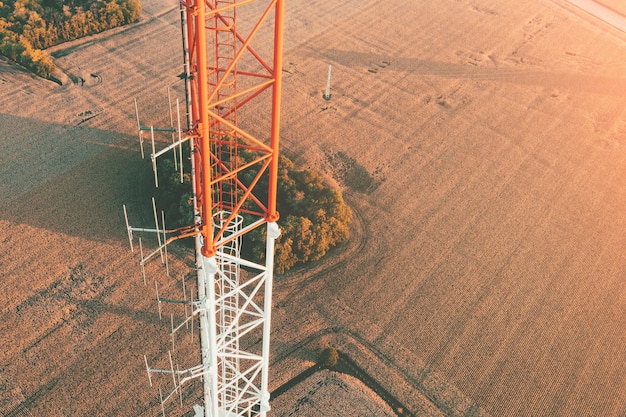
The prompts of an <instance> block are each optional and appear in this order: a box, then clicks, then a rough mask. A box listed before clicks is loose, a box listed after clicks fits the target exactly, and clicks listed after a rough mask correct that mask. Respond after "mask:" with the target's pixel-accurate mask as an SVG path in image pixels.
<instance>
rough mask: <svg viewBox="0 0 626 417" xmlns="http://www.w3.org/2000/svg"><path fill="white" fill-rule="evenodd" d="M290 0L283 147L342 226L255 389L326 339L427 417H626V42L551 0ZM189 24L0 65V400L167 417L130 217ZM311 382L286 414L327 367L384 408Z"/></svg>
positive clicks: (285, 318)
mask: <svg viewBox="0 0 626 417" xmlns="http://www.w3.org/2000/svg"><path fill="white" fill-rule="evenodd" d="M602 3H603V4H605V5H608V6H610V5H611V4H612V3H611V1H610V0H604V1H602ZM286 5H287V6H286V7H287V10H286V12H287V22H286V28H285V29H286V30H285V56H284V59H285V68H284V86H283V87H284V91H283V117H282V119H283V123H282V124H283V127H282V145H283V149H284V151H285V153H286V154H288V155H289V156H290V157H292V158H293V159H294V160H295V161H296V163H297V164H298V165H300V166H302V167H305V168H310V169H315V170H318V171H320V172H322V173H323V174H324V175H325V176H326V177H327V178H328V179H329V180H330V181H332V182H334V183H336V184H337V185H338V186H340V187H341V188H342V189H343V191H344V194H345V196H346V198H347V200H348V201H349V203H350V205H351V206H352V207H353V209H354V211H355V226H354V233H353V237H352V240H351V241H350V242H348V243H347V244H346V245H345V246H344V247H342V248H338V249H337V250H335V251H334V252H333V253H332V254H331V255H330V256H329V257H328V258H327V259H325V260H323V261H322V262H320V263H318V264H315V265H310V266H309V267H307V268H303V269H301V270H298V271H295V272H292V273H289V274H288V275H285V276H278V277H277V278H276V283H275V298H274V306H275V307H274V311H273V339H272V374H271V377H270V379H271V381H270V389H272V390H273V389H275V388H276V387H278V386H280V385H282V384H283V383H285V382H286V381H288V380H289V379H290V378H292V377H293V376H295V375H297V374H298V373H299V372H301V371H302V370H304V369H306V368H307V367H309V366H310V365H311V363H312V361H314V360H315V358H316V357H317V354H318V353H319V351H320V350H321V349H323V348H325V347H327V346H329V345H332V346H335V347H337V348H340V349H341V350H342V352H346V353H348V354H349V355H350V357H351V358H353V359H354V360H355V361H356V362H357V363H358V364H359V366H361V367H362V368H363V369H365V370H367V372H368V374H369V375H370V376H372V377H373V378H374V379H376V380H377V381H378V382H379V383H380V384H381V385H382V386H383V387H384V388H385V389H386V390H387V391H389V392H391V393H393V394H394V395H395V396H396V397H397V399H398V400H399V401H400V402H401V403H403V404H405V405H406V406H407V408H408V409H409V411H411V412H412V413H415V414H416V415H420V416H421V415H428V416H487V415H491V416H494V417H496V416H498V417H500V416H546V417H553V416H563V417H565V416H573V415H577V416H614V417H618V416H623V415H626V404H625V403H624V400H623V399H624V397H626V361H625V357H624V349H623V346H624V345H625V344H626V343H625V342H626V281H624V279H623V277H624V271H625V270H626V234H624V233H623V230H624V229H626V211H625V210H624V207H626V180H625V179H624V172H625V171H626V34H624V33H622V32H620V31H618V30H616V29H614V28H612V27H610V26H609V25H607V24H605V23H603V22H601V21H600V20H598V19H596V18H594V17H593V16H591V15H589V14H587V13H585V12H584V11H582V10H581V9H579V8H577V7H575V6H573V5H572V4H570V3H569V2H568V1H565V0H529V1H525V2H519V1H513V0H443V1H442V0H419V1H416V2H410V4H409V5H407V2H405V1H401V0H388V1H386V2H385V3H384V6H381V2H377V1H374V0H362V1H355V0H347V1H342V2H336V1H328V0H311V1H306V2H305V1H302V0H289V1H287V3H286ZM618 6H619V5H618ZM251 7H257V6H254V5H253V6H251ZM178 18H179V14H178V10H177V2H172V1H169V0H155V1H150V2H144V17H143V18H142V20H141V21H140V22H139V23H138V24H136V25H133V26H130V27H127V28H120V29H116V30H114V31H110V32H107V33H104V34H100V35H97V36H94V37H90V38H86V39H82V40H79V41H76V42H73V43H70V44H66V45H61V46H58V47H56V48H55V49H54V50H52V51H51V53H52V55H53V56H54V57H55V62H56V63H57V65H58V66H59V68H60V69H61V71H62V73H60V74H59V78H60V79H61V80H62V81H63V85H62V86H59V85H57V84H55V83H53V82H50V81H44V80H41V79H37V78H35V77H33V76H31V75H29V74H28V73H26V72H24V71H23V70H21V69H20V68H19V67H17V66H15V65H13V64H10V63H7V62H6V61H5V60H0V144H1V145H2V150H3V152H2V154H0V242H1V246H0V280H1V282H2V284H1V285H0V297H1V298H2V300H3V304H2V307H0V334H2V338H0V352H1V353H0V414H3V415H9V416H28V415H42V416H84V415H102V416H110V415H145V416H152V415H158V414H159V413H160V407H159V404H158V393H157V391H156V388H151V387H150V386H149V384H148V381H147V377H146V373H145V369H144V363H143V358H142V356H143V355H144V354H146V355H147V356H148V358H150V359H151V360H154V361H156V362H158V361H159V360H161V361H163V360H164V359H165V358H166V357H167V345H168V336H167V332H168V329H169V322H168V320H164V321H160V320H159V317H158V312H157V306H156V303H155V302H154V300H153V297H154V294H153V293H152V292H151V291H150V290H151V288H150V287H148V290H146V288H145V287H144V285H143V282H142V280H141V273H140V269H139V267H138V265H137V259H138V255H137V253H131V252H130V250H129V248H128V241H127V239H126V233H125V230H124V219H123V214H122V210H121V206H122V204H123V203H126V204H127V205H128V207H129V211H130V212H131V213H132V215H131V217H132V220H133V222H134V223H141V222H145V224H146V225H149V221H150V211H149V209H150V200H149V197H148V196H146V195H145V193H143V192H142V191H141V190H142V189H144V187H145V184H146V183H149V181H150V175H151V173H150V171H149V166H148V165H149V162H147V161H142V160H141V157H140V154H139V146H138V143H137V142H138V141H137V138H136V135H135V133H134V132H135V129H136V127H135V115H134V104H133V99H134V98H137V99H138V102H139V108H140V112H141V114H142V119H143V120H142V123H143V124H150V123H156V124H158V123H165V122H168V114H167V87H168V86H171V88H172V92H173V95H174V96H176V97H180V98H182V97H183V95H182V92H181V85H180V81H179V80H178V78H177V77H176V75H177V74H179V73H180V72H181V71H182V64H181V62H182V58H181V48H180V38H179V33H180V28H179V22H178ZM258 48H259V49H260V50H262V49H263V45H259V46H258ZM329 64H331V65H332V74H333V78H332V91H331V92H332V98H331V100H330V101H325V100H323V99H322V94H323V92H324V88H325V82H326V74H327V70H328V65H329ZM81 78H82V79H84V80H85V82H84V83H82V82H78V81H77V80H80V79H81ZM253 110H254V109H253ZM247 116H248V117H247V118H242V119H241V122H242V123H248V124H250V125H254V124H255V123H257V120H256V119H255V111H250V112H248V113H247ZM185 253H186V252H185V251H184V250H182V249H180V248H179V250H177V251H175V253H174V255H175V256H173V257H172V259H171V263H172V264H171V265H170V266H171V268H172V271H173V276H174V277H180V276H182V275H184V274H185V272H184V271H187V270H188V266H189V264H190V259H189V257H188V256H185ZM147 272H148V274H149V275H150V276H151V278H156V279H157V280H158V281H159V285H161V286H162V288H163V291H164V292H165V291H168V290H171V291H172V292H174V291H176V290H177V289H178V287H179V285H180V281H179V280H176V279H172V278H168V277H165V275H164V272H163V271H162V268H160V266H159V265H156V264H155V265H152V266H150V267H149V268H148V271H147ZM168 314H169V313H168ZM179 349H180V350H181V351H182V352H185V350H188V351H189V352H190V353H189V355H191V356H193V354H194V353H192V352H194V350H193V346H181V347H180V348H179ZM316 378H319V379H318V380H310V381H308V382H307V384H309V385H302V386H299V388H298V389H299V391H298V390H296V389H295V388H294V390H293V391H292V392H287V393H285V394H282V395H281V396H280V397H279V398H278V399H277V401H276V404H275V405H274V410H273V412H274V413H275V415H285V416H286V415H301V416H307V415H311V416H312V415H318V414H314V411H313V409H312V408H306V407H309V406H310V404H311V402H310V401H312V402H313V403H315V404H319V405H320V406H321V405H322V404H325V402H324V401H325V400H324V401H321V400H320V397H315V396H312V397H311V399H310V400H302V398H307V397H306V395H304V393H305V392H308V391H306V390H307V389H308V390H312V389H313V388H311V387H315V386H317V385H316V384H319V381H326V382H322V383H321V384H322V385H320V387H321V386H323V387H324V390H323V392H321V395H322V398H326V397H327V396H329V395H334V394H333V393H332V390H333V389H337V390H344V391H347V392H354V393H356V392H358V393H359V394H358V398H367V397H370V396H371V397H372V404H373V405H371V407H372V409H374V407H379V406H380V408H376V410H380V414H378V411H376V412H374V414H375V415H381V416H384V415H387V413H388V412H389V410H387V409H385V407H384V404H382V405H381V402H380V399H377V398H375V395H373V394H372V393H371V392H369V391H367V390H366V389H364V388H363V387H362V385H360V383H359V382H358V381H356V380H352V379H350V378H348V377H346V378H345V379H336V376H329V375H322V374H319V375H317V376H316ZM342 378H343V377H342ZM324 384H325V385H324ZM344 386H345V387H347V388H345V389H344V388H343V387H344ZM318 391H319V390H318ZM187 394H188V395H189V398H193V396H194V395H196V394H197V393H196V392H192V391H189V392H187ZM354 395H357V394H354ZM338 397H340V396H338ZM350 397H351V396H348V397H343V398H350ZM298 401H301V402H302V404H303V407H304V408H302V410H303V411H302V412H301V413H300V414H293V413H295V411H294V410H295V407H296V404H297V403H298ZM306 404H309V405H306ZM304 405H306V406H304ZM332 406H333V407H335V406H336V404H333V405H332ZM359 406H360V405H359ZM365 406H367V405H365ZM355 407H356V405H355ZM338 409H343V410H346V411H347V412H348V413H349V414H346V415H354V413H355V412H356V413H359V412H361V411H355V410H357V409H356V408H351V407H350V406H348V407H343V408H342V407H339V408H333V409H332V410H333V411H327V412H326V414H320V415H338V414H334V413H336V412H337V411H335V410H338ZM307 410H310V411H307ZM358 410H360V409H358ZM184 411H185V410H179V409H174V410H173V412H172V415H177V413H178V414H181V415H182V414H183V413H184ZM187 411H188V410H187ZM315 412H317V411H315Z"/></svg>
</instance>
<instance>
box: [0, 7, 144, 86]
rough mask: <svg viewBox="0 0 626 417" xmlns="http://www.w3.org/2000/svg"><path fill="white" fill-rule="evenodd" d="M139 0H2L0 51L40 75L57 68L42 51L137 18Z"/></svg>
mask: <svg viewBox="0 0 626 417" xmlns="http://www.w3.org/2000/svg"><path fill="white" fill-rule="evenodd" d="M140 14H141V3H140V2H139V0H107V1H104V0H96V1H94V0H0V54H2V55H4V56H6V57H7V58H9V59H11V60H13V61H15V62H17V63H19V64H21V65H23V66H25V67H26V68H28V69H30V70H32V71H33V72H35V73H36V74H37V75H39V76H41V77H46V78H47V77H49V76H50V74H51V73H52V72H53V71H54V69H55V67H54V63H53V62H52V59H51V58H50V57H49V56H48V55H47V54H46V53H45V52H44V51H43V49H45V48H48V47H50V46H53V45H57V44H60V43H63V42H67V41H70V40H73V39H77V38H80V37H83V36H87V35H92V34H94V33H98V32H102V31H104V30H107V29H111V28H114V27H117V26H121V25H125V24H128V23H132V22H135V21H137V20H138V19H139V16H140Z"/></svg>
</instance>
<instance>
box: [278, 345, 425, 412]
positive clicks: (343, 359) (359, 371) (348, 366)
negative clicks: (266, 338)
mask: <svg viewBox="0 0 626 417" xmlns="http://www.w3.org/2000/svg"><path fill="white" fill-rule="evenodd" d="M338 353H339V356H338V358H337V363H336V364H335V365H333V366H331V367H330V368H328V367H324V366H322V365H321V364H319V363H318V364H315V365H313V366H311V367H309V368H308V369H305V370H304V371H302V372H301V373H299V374H298V375H296V376H295V377H293V378H292V379H290V380H289V381H287V382H286V383H284V384H283V385H281V386H280V387H278V388H276V389H275V390H274V391H273V392H272V393H271V395H270V397H271V398H272V399H275V398H277V397H279V396H280V395H282V394H284V393H285V392H287V391H288V390H290V389H291V388H293V387H295V386H296V385H298V384H299V383H301V382H303V381H305V380H306V379H307V378H309V377H310V376H312V375H313V374H315V373H316V372H318V371H321V370H323V369H330V370H331V371H335V372H340V373H343V374H346V375H350V376H352V377H354V378H357V379H358V380H359V381H361V382H362V383H363V384H364V385H365V386H367V387H368V388H369V389H371V390H372V391H374V392H375V393H376V395H378V396H379V397H380V398H381V399H382V400H383V401H384V402H385V403H387V405H389V407H391V409H392V410H393V412H394V413H395V414H396V415H397V416H399V417H404V416H406V417H415V414H414V413H412V412H411V411H409V410H407V408H406V406H405V405H404V404H402V403H401V402H400V400H398V399H397V398H396V397H395V396H394V395H392V394H391V393H390V392H389V391H387V390H386V389H385V388H383V386H382V385H381V384H379V383H378V381H376V380H375V379H374V378H372V377H371V376H370V375H369V374H368V373H367V372H366V371H365V370H364V369H363V368H361V367H360V366H359V365H357V363H356V362H355V361H354V360H352V359H351V358H350V357H349V356H347V355H346V354H345V353H342V352H338Z"/></svg>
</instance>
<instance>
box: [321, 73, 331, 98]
mask: <svg viewBox="0 0 626 417" xmlns="http://www.w3.org/2000/svg"><path fill="white" fill-rule="evenodd" d="M330 70H331V66H330V65H329V66H328V79H327V80H326V91H325V92H324V95H323V96H322V97H323V98H324V100H326V101H328V100H330Z"/></svg>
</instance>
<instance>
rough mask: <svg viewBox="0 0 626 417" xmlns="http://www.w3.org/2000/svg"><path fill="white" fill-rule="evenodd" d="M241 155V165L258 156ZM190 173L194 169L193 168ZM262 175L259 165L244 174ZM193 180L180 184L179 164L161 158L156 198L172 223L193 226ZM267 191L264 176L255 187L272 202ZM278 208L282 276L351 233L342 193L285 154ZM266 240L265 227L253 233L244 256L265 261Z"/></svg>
mask: <svg viewBox="0 0 626 417" xmlns="http://www.w3.org/2000/svg"><path fill="white" fill-rule="evenodd" d="M239 157H240V158H241V161H239V165H240V166H241V165H243V164H245V163H247V162H250V161H252V160H254V159H255V155H254V154H253V153H251V152H247V151H242V152H241V153H240V155H239ZM185 160H187V158H185ZM185 172H189V167H186V168H185ZM256 174H257V172H256V171H255V170H254V169H251V170H249V171H246V172H245V173H244V174H243V175H242V177H241V181H242V183H243V184H245V185H246V186H247V185H249V184H250V183H251V182H252V180H253V178H254V177H255V175H256ZM190 180H191V178H190V177H189V176H188V175H187V176H186V177H185V181H184V184H180V178H179V176H178V174H177V173H176V172H175V171H174V164H173V163H172V162H171V161H170V160H164V161H163V163H161V162H159V183H160V186H159V188H157V189H156V190H155V193H156V195H155V198H156V200H157V203H158V205H159V207H162V208H163V209H164V210H165V215H166V222H167V224H168V226H171V227H179V226H184V225H190V224H192V215H193V214H192V208H191V182H190ZM257 190H258V192H256V191H257ZM266 190H267V177H262V178H261V179H260V180H259V183H258V187H257V188H255V192H256V196H257V197H258V198H259V199H260V200H261V201H266V200H267V195H265V192H266ZM244 208H245V209H247V210H250V211H254V209H255V206H254V203H252V202H251V201H250V200H248V201H247V203H246V204H245V205H244ZM277 209H278V211H279V213H280V216H281V217H280V219H279V221H278V225H279V226H280V228H281V234H280V236H279V237H278V239H277V240H276V244H275V253H274V267H275V270H276V272H277V273H279V274H282V273H285V272H286V271H288V270H289V269H291V268H293V267H294V266H297V265H300V264H304V263H306V262H311V261H317V260H319V259H321V258H322V257H323V256H324V255H326V254H327V253H328V251H329V250H330V249H331V248H333V247H335V246H336V245H338V244H339V243H341V242H344V241H346V240H347V239H348V238H349V237H350V224H351V222H352V210H350V207H348V205H347V204H346V203H345V202H344V200H343V197H342V195H341V192H340V191H339V190H338V189H334V188H331V187H330V186H328V185H327V184H325V183H324V181H323V180H322V178H321V177H320V176H319V175H318V174H317V173H315V172H313V171H308V170H298V169H296V167H295V166H294V163H293V162H292V161H291V160H289V159H288V158H287V157H285V156H281V157H280V161H279V178H278V198H277ZM265 241H266V231H265V228H263V227H259V228H257V229H254V230H253V231H251V232H250V233H247V234H246V236H245V238H244V241H243V244H242V251H243V254H244V256H246V257H248V258H250V259H253V260H255V261H257V262H262V261H263V260H264V259H265V245H264V242H265Z"/></svg>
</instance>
